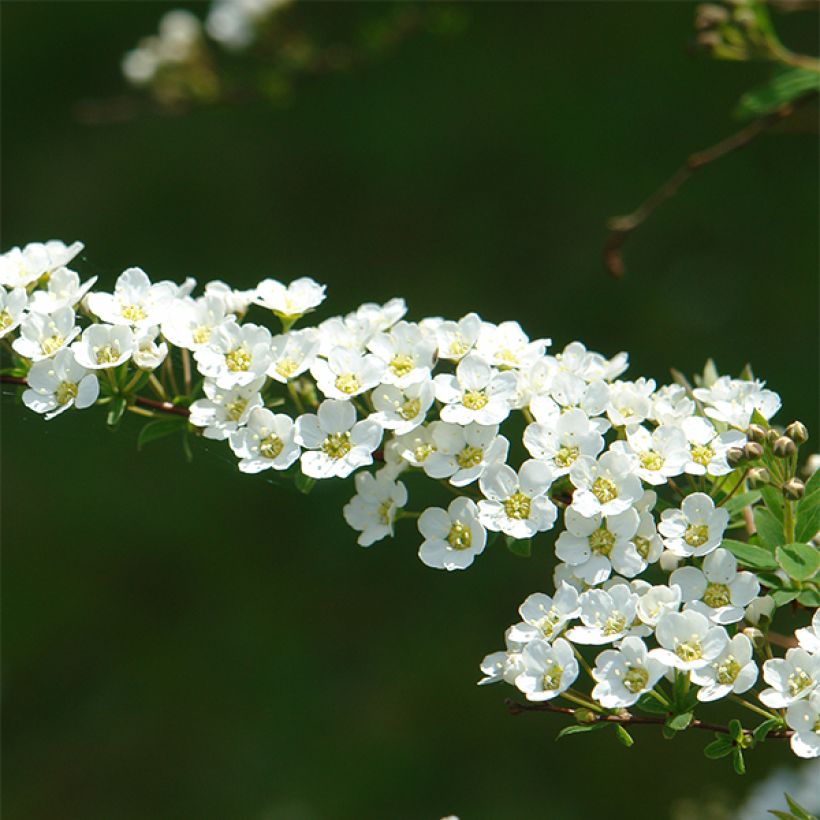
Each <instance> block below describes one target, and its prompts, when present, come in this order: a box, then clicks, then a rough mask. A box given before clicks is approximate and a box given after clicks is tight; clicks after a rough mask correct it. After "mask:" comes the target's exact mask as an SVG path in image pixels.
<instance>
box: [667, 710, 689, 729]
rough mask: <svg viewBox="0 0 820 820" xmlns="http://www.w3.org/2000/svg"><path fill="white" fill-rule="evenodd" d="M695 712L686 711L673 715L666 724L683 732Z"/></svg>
mask: <svg viewBox="0 0 820 820" xmlns="http://www.w3.org/2000/svg"><path fill="white" fill-rule="evenodd" d="M693 717H694V716H693V714H692V713H691V712H684V713H683V714H680V715H673V716H672V717H671V718H669V720H667V721H666V725H667V726H668V727H669V728H670V729H673V730H674V731H676V732H682V731H683V730H684V729H686V727H687V726H689V724H690V723H691V722H692V718H693Z"/></svg>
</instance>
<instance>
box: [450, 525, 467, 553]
mask: <svg viewBox="0 0 820 820" xmlns="http://www.w3.org/2000/svg"><path fill="white" fill-rule="evenodd" d="M447 543H448V544H449V545H450V546H451V547H452V548H453V549H454V550H466V549H469V547H470V544H472V543H473V534H472V532H471V531H470V528H469V527H468V526H466V525H465V524H462V523H461V521H456V522H454V523H453V526H452V527H450V532H448V533H447Z"/></svg>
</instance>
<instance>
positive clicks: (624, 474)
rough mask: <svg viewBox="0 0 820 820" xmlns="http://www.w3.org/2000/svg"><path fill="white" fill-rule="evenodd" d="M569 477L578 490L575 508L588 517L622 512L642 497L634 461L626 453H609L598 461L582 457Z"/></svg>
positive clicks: (571, 469)
mask: <svg viewBox="0 0 820 820" xmlns="http://www.w3.org/2000/svg"><path fill="white" fill-rule="evenodd" d="M569 478H570V481H571V482H572V483H573V484H574V485H575V487H576V490H575V492H574V493H573V495H572V508H573V509H574V510H575V511H576V512H578V513H580V514H581V515H583V516H585V517H587V518H590V517H592V516H593V515H598V514H600V515H603V516H609V515H617V514H618V513H622V512H623V511H624V510H627V509H629V507H631V506H632V505H633V504H634V503H635V502H636V501H637V500H638V499H639V498H640V497H641V496H642V495H643V488H642V487H641V480H640V479H639V478H638V476H637V475H636V474H635V459H634V457H632V456H628V455H626V454H624V453H616V452H606V453H604V454H603V455H601V456H600V457H599V458H598V460H597V461H596V460H593V459H591V458H586V457H585V458H579V459H578V460H577V461H576V462H575V463H574V464H573V465H572V467H571V468H570V471H569Z"/></svg>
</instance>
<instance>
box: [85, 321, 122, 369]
mask: <svg viewBox="0 0 820 820" xmlns="http://www.w3.org/2000/svg"><path fill="white" fill-rule="evenodd" d="M71 349H72V350H73V351H74V357H75V358H76V359H77V362H78V363H79V364H81V365H82V366H83V367H87V368H89V370H105V369H107V368H109V367H118V366H119V365H121V364H122V363H123V362H126V361H128V359H130V358H131V354H132V353H133V352H134V333H133V331H132V330H131V328H130V327H125V326H124V325H120V326H118V327H115V326H114V325H91V326H90V327H87V328H86V329H85V330H84V331H83V335H82V336H81V337H80V338H79V339H78V340H77V341H76V342H74V343H73V344H72V345H71Z"/></svg>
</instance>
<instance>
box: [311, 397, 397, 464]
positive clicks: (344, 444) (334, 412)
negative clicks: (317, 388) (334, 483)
mask: <svg viewBox="0 0 820 820" xmlns="http://www.w3.org/2000/svg"><path fill="white" fill-rule="evenodd" d="M381 440H382V430H381V427H379V425H378V424H377V423H376V422H375V421H371V420H370V419H365V420H364V421H360V422H357V421H356V408H355V407H353V405H352V404H351V403H350V402H347V401H336V400H335V399H326V400H325V401H323V402H322V403H321V404H320V405H319V409H318V411H317V413H316V415H313V414H312V413H308V414H305V415H303V416H299V418H298V419H296V442H297V443H298V444H301V445H302V447H304V448H305V450H307V451H308V452H305V453H302V472H303V473H304V474H305V475H306V476H310V478H334V477H335V478H346V477H347V476H349V475H350V474H351V473H352V472H353V471H354V470H356V469H358V468H359V467H366V466H367V465H368V464H372V463H373V452H374V451H375V449H376V448H377V447H378V446H379V442H381Z"/></svg>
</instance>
